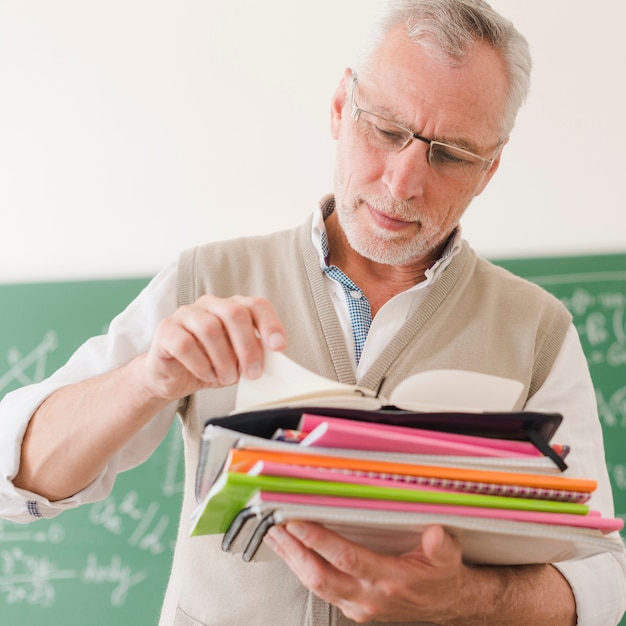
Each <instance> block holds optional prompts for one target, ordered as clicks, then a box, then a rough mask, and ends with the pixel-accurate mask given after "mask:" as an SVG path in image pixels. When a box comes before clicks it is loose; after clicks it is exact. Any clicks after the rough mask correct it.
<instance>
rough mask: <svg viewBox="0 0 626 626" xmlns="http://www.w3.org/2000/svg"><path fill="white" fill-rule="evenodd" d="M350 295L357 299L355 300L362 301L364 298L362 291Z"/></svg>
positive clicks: (352, 292)
mask: <svg viewBox="0 0 626 626" xmlns="http://www.w3.org/2000/svg"><path fill="white" fill-rule="evenodd" d="M350 295H351V296H352V297H353V298H354V299H355V300H360V299H361V298H362V297H363V294H362V293H361V292H360V291H351V292H350Z"/></svg>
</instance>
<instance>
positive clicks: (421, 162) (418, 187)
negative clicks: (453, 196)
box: [383, 141, 432, 201]
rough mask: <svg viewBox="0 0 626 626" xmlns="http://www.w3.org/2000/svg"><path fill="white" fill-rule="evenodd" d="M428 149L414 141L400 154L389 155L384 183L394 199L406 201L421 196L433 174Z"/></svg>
mask: <svg viewBox="0 0 626 626" xmlns="http://www.w3.org/2000/svg"><path fill="white" fill-rule="evenodd" d="M428 149H429V146H428V145H426V144H424V143H422V142H421V141H412V142H411V143H410V144H409V145H408V146H406V148H404V149H402V150H400V151H399V152H390V153H388V154H387V160H386V163H385V171H384V174H383V182H384V183H385V185H386V186H387V189H388V190H389V193H390V195H391V197H392V198H394V199H395V200H399V201H406V200H411V199H412V198H413V197H415V196H419V195H421V192H422V188H423V185H424V181H425V180H426V177H427V176H429V175H430V174H432V172H431V171H430V164H429V162H428Z"/></svg>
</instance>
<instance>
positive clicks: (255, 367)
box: [246, 363, 263, 380]
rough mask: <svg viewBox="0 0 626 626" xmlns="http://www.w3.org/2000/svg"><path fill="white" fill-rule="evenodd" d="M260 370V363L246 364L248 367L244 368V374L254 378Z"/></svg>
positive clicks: (261, 369)
mask: <svg viewBox="0 0 626 626" xmlns="http://www.w3.org/2000/svg"><path fill="white" fill-rule="evenodd" d="M262 372H263V368H262V367H261V364H260V363H252V364H250V365H249V366H248V369H247V370H246V376H247V377H248V378H249V379H251V380H254V379H255V378H259V377H260V376H261V374H262Z"/></svg>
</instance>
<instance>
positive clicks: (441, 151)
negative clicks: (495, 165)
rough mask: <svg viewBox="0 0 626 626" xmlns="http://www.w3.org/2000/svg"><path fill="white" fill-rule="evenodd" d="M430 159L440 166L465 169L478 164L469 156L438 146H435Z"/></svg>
mask: <svg viewBox="0 0 626 626" xmlns="http://www.w3.org/2000/svg"><path fill="white" fill-rule="evenodd" d="M430 158H431V160H432V161H435V162H437V163H438V164H440V165H451V166H458V167H465V166H468V165H475V164H476V159H472V158H471V157H470V156H469V155H467V154H465V153H463V152H457V151H456V150H454V149H451V148H444V147H442V146H438V145H433V147H432V153H431V157H430Z"/></svg>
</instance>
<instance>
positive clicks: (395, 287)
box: [325, 213, 445, 316]
mask: <svg viewBox="0 0 626 626" xmlns="http://www.w3.org/2000/svg"><path fill="white" fill-rule="evenodd" d="M325 224H326V231H327V235H328V245H329V250H330V259H329V264H332V265H336V266H337V267H339V268H340V269H341V270H342V271H343V272H344V274H346V275H347V276H349V277H350V279H351V280H352V281H354V283H356V284H357V285H358V286H359V287H360V288H361V289H362V290H363V293H364V294H365V296H366V297H367V299H368V300H369V303H370V307H371V309H372V316H375V315H376V313H377V312H378V310H379V309H380V308H381V307H382V306H383V305H384V304H385V303H386V302H387V301H388V300H390V299H391V298H393V297H394V296H395V295H397V294H399V293H402V292H403V291H406V290H407V289H410V288H411V287H413V286H414V285H416V284H417V283H420V282H422V281H423V280H425V278H426V276H425V274H426V270H427V269H428V268H429V267H431V266H432V265H433V263H435V261H436V260H437V259H438V258H439V257H440V256H441V252H442V248H443V247H444V246H445V243H444V244H443V245H442V246H440V247H438V248H437V249H436V250H434V251H433V252H432V253H430V254H429V255H427V256H425V257H421V258H419V259H413V260H412V261H411V262H410V263H407V264H403V265H386V264H383V263H377V262H376V261H371V260H370V259H366V258H365V257H363V256H361V255H360V254H359V253H358V252H356V251H355V250H354V249H353V248H352V247H351V246H350V244H349V243H348V241H347V239H346V236H345V234H344V232H343V230H342V228H341V227H340V226H339V221H338V219H337V214H336V213H332V214H331V215H330V216H329V217H328V218H327V219H326V222H325Z"/></svg>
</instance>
